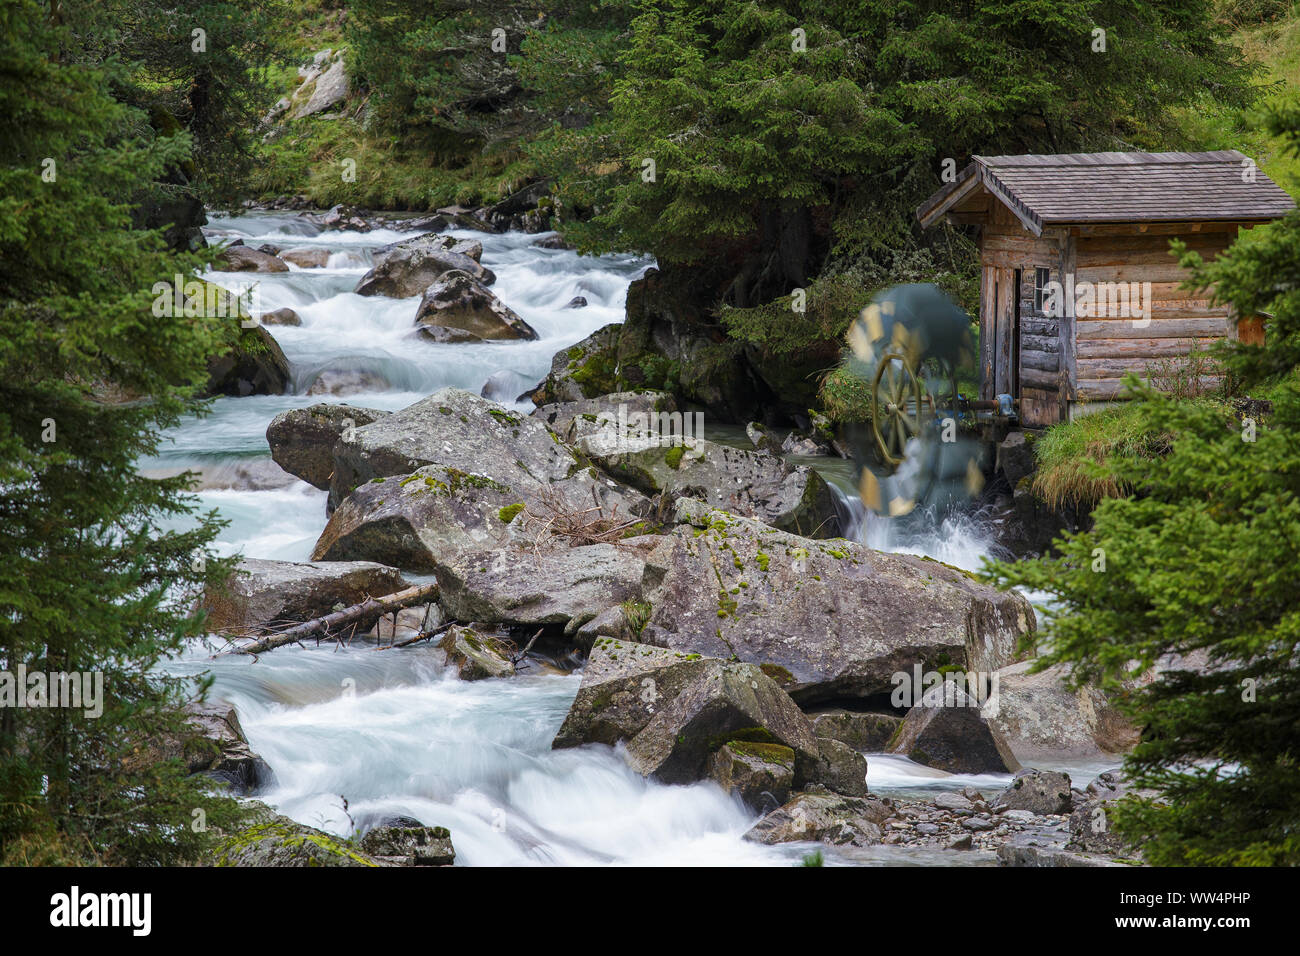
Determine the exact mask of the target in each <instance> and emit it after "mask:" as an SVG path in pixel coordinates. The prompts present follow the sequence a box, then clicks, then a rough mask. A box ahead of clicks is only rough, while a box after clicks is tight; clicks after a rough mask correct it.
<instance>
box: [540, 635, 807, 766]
mask: <svg viewBox="0 0 1300 956" xmlns="http://www.w3.org/2000/svg"><path fill="white" fill-rule="evenodd" d="M731 741H742V742H746V743H762V744H776V745H779V746H782V747H786V748H789V749H790V750H791V751H792V752H793V755H794V766H795V770H794V775H795V780H796V781H797V782H800V783H802V782H803V781H804V780H807V779H810V778H811V776H812V775H815V774H816V772H817V770H818V768H819V762H820V759H821V754H820V750H819V748H818V744H817V738H816V737H815V736H814V735H813V732H812V727H811V726H810V725H809V723H808V720H807V718H806V717H804V715H803V713H802V712H801V711H800V710H799V708H798V707H797V706H796V705H795V704H794V702H793V701H792V700H790V698H789V697H788V696H786V694H785V693H784V692H783V691H782V690H781V689H780V688H779V687H777V685H776V683H775V682H774V681H773V680H772V679H771V678H769V677H768V676H767V675H766V674H764V673H763V672H762V671H761V670H760V669H759V668H757V667H754V666H753V665H749V664H737V663H734V662H729V661H721V660H716V659H710V658H700V657H698V656H696V655H690V654H680V653H678V652H676V651H666V650H663V649H657V648H653V647H647V646H645V645H643V644H637V643H633V642H627V641H618V640H613V639H608V638H606V639H599V640H597V641H596V643H595V645H594V646H593V648H592V652H591V656H590V658H589V660H588V663H587V667H586V669H585V670H584V672H583V680H582V686H581V687H580V688H579V690H578V694H577V696H576V697H575V698H574V701H573V704H572V706H571V707H570V709H569V713H568V715H567V716H566V717H565V720H564V724H563V725H562V726H561V727H560V731H559V733H557V734H556V736H555V740H554V742H553V743H552V746H553V747H573V746H577V745H579V744H584V743H606V744H611V745H612V744H616V743H619V742H624V743H625V744H626V749H625V751H624V753H625V756H626V759H627V761H628V763H629V764H630V765H631V766H632V767H633V769H635V770H637V771H638V772H639V773H642V774H645V775H647V776H650V775H653V776H655V777H657V778H658V779H660V780H663V781H665V782H667V783H687V782H691V781H694V780H699V779H702V778H703V777H704V776H706V775H707V774H708V772H709V762H710V759H711V758H712V756H713V754H714V753H715V752H716V751H717V750H718V749H719V748H720V747H722V746H723V745H724V744H726V743H729V742H731Z"/></svg>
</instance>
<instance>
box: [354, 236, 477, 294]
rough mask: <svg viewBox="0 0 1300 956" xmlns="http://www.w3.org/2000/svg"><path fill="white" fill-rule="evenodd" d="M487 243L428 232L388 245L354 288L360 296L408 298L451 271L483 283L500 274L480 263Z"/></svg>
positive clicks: (375, 258)
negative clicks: (479, 258)
mask: <svg viewBox="0 0 1300 956" xmlns="http://www.w3.org/2000/svg"><path fill="white" fill-rule="evenodd" d="M482 253H483V245H482V243H480V242H478V241H477V240H471V239H454V238H452V237H451V236H440V235H436V234H432V233H430V234H427V235H423V236H416V237H415V238H413V239H404V240H402V241H401V242H397V243H394V244H392V245H389V246H384V247H383V248H382V249H380V250H379V251H378V252H377V253H375V256H374V258H373V260H372V262H373V265H372V267H371V269H370V271H369V272H367V273H366V274H365V275H364V276H362V277H361V281H360V282H358V283H357V287H356V289H355V290H354V291H355V292H356V294H357V295H382V296H387V297H388V298H390V299H408V298H410V297H411V296H415V295H420V294H421V293H423V292H424V290H425V289H427V288H429V286H431V285H432V284H433V283H434V280H436V279H437V278H438V277H439V276H441V275H442V274H443V273H445V272H449V271H451V270H457V271H459V272H463V273H466V274H467V275H469V276H471V277H473V278H474V279H477V280H478V281H479V282H480V283H482V284H483V285H485V286H486V285H491V284H492V283H493V282H495V281H496V276H495V275H493V274H492V272H491V271H490V270H488V269H485V268H483V266H481V265H480V264H479V262H478V257H479V256H480V255H482Z"/></svg>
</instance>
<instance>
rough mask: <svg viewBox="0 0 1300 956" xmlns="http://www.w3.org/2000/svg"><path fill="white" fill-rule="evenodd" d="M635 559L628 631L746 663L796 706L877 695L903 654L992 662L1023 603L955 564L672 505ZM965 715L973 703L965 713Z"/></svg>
mask: <svg viewBox="0 0 1300 956" xmlns="http://www.w3.org/2000/svg"><path fill="white" fill-rule="evenodd" d="M677 516H678V518H679V519H684V520H685V521H686V522H688V523H683V524H681V525H679V526H678V527H677V528H675V529H674V530H673V531H672V532H671V533H670V534H667V535H664V536H662V537H661V538H659V539H657V545H656V548H655V550H654V551H653V552H652V553H651V554H650V556H649V557H648V558H647V561H648V563H649V564H650V565H651V566H653V567H654V568H655V569H656V574H657V575H661V579H660V583H659V584H658V585H657V586H655V587H652V588H650V589H648V590H647V591H646V593H645V601H646V602H647V603H649V604H650V605H651V608H652V612H651V614H650V618H649V622H648V623H647V624H646V626H645V628H644V630H643V631H642V634H641V640H642V641H644V642H646V643H649V644H655V645H659V646H662V647H667V648H670V649H673V650H680V651H685V652H687V653H697V654H702V655H705V656H709V657H720V658H724V659H728V658H733V657H734V658H735V659H737V660H741V661H746V662H749V663H753V664H756V665H759V666H761V667H763V668H764V670H765V672H766V673H769V674H771V675H772V676H773V677H774V678H775V679H776V680H777V681H778V683H780V685H781V686H782V687H783V688H785V689H786V690H787V691H788V692H789V693H790V694H791V695H792V696H794V698H795V699H796V700H798V701H800V702H801V703H802V704H805V705H809V704H815V703H817V702H819V701H826V700H833V699H836V698H850V697H859V698H862V697H870V696H873V695H877V694H888V693H890V692H891V691H892V690H893V689H894V687H895V681H894V680H893V679H892V678H893V675H895V674H897V673H899V672H910V671H911V669H912V668H913V666H914V665H915V664H918V663H920V664H923V665H924V666H925V668H926V669H927V670H928V669H934V670H937V669H938V668H939V667H942V666H945V665H955V666H959V667H962V668H963V669H967V670H973V671H992V670H995V669H996V668H998V667H1001V666H1004V665H1006V664H1008V663H1010V662H1012V661H1013V660H1015V659H1016V657H1017V654H1018V653H1019V652H1018V651H1017V645H1018V643H1019V641H1020V639H1021V638H1022V637H1024V636H1025V635H1027V634H1032V633H1033V630H1034V627H1035V623H1034V614H1033V609H1032V608H1031V607H1030V605H1029V602H1028V601H1026V600H1025V599H1024V598H1023V597H1022V596H1020V595H1019V594H1016V593H1014V592H1003V591H998V590H996V589H994V588H991V587H988V586H986V585H983V584H980V583H978V582H977V581H975V580H973V579H972V577H971V576H969V575H967V574H966V573H965V572H962V571H959V570H957V569H955V568H950V567H948V566H947V565H943V564H940V563H938V562H936V561H929V560H926V559H923V558H917V557H913V556H910V555H899V554H884V553H881V552H878V551H872V550H871V549H869V548H865V547H863V546H861V545H857V544H853V543H851V542H848V541H844V540H834V541H815V540H813V539H810V538H801V537H798V536H796V535H791V534H786V533H784V532H780V531H777V530H775V529H773V528H770V527H768V526H766V525H764V524H762V523H760V522H758V521H754V520H751V519H746V518H738V517H735V516H733V515H727V514H724V513H722V512H718V511H711V510H708V509H707V508H705V507H703V506H700V505H699V503H698V502H696V503H691V502H689V501H685V500H684V501H679V502H678V509H677ZM976 715H977V716H978V711H976Z"/></svg>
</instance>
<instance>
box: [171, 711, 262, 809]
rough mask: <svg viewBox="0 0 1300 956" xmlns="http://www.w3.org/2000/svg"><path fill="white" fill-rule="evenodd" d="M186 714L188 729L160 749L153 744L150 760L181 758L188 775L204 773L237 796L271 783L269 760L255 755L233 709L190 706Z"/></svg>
mask: <svg viewBox="0 0 1300 956" xmlns="http://www.w3.org/2000/svg"><path fill="white" fill-rule="evenodd" d="M185 713H186V725H185V729H184V730H183V731H182V732H181V733H180V734H179V735H178V736H176V737H168V738H167V739H166V740H164V742H163V743H162V745H161V746H152V745H151V746H150V747H149V748H148V749H149V751H150V754H151V758H154V757H156V758H157V759H169V758H178V759H180V760H182V761H183V762H184V764H185V769H186V772H188V773H191V774H195V773H201V774H204V775H206V776H208V777H210V778H212V779H213V780H215V781H217V782H218V783H220V784H222V785H223V786H225V787H227V788H228V792H230V793H233V794H237V795H243V794H249V793H254V792H256V791H257V790H258V789H260V788H262V787H265V786H269V785H270V784H271V782H272V781H273V780H274V774H272V772H271V768H270V767H269V766H267V763H266V761H265V760H263V759H262V758H261V757H259V756H258V755H257V754H255V753H253V750H252V748H251V747H250V746H249V744H248V738H247V737H246V736H245V735H244V728H243V727H241V726H240V724H239V715H238V714H236V713H235V709H234V708H233V707H231V706H230V705H229V704H224V703H218V702H211V703H190V704H189V705H187V706H186V708H185Z"/></svg>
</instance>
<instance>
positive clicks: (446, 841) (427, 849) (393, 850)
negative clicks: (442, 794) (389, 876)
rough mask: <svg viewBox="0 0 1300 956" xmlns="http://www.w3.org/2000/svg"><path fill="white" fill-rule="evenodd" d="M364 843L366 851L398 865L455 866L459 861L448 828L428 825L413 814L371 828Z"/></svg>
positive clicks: (362, 844) (363, 849)
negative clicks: (414, 817)
mask: <svg viewBox="0 0 1300 956" xmlns="http://www.w3.org/2000/svg"><path fill="white" fill-rule="evenodd" d="M360 845H361V851H362V852H363V853H366V854H368V855H370V856H372V857H375V858H377V859H380V860H383V861H385V862H388V863H392V864H394V865H397V866H451V865H452V864H453V863H455V862H456V850H455V848H454V847H453V846H452V845H451V833H450V832H449V831H448V830H447V828H446V827H426V826H424V825H423V824H422V823H420V821H419V820H414V819H411V818H409V817H408V818H399V819H398V820H396V821H394V822H393V823H388V824H384V825H382V826H377V827H373V828H372V829H370V830H367V831H366V833H365V836H363V837H362V838H361V844H360Z"/></svg>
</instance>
